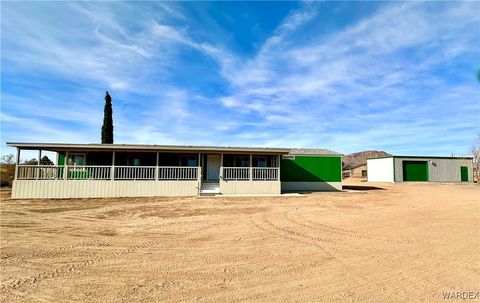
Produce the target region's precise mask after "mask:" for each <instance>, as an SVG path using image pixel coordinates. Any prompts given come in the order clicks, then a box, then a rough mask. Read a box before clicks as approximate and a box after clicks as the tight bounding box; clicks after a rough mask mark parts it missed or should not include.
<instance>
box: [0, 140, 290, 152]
mask: <svg viewBox="0 0 480 303" xmlns="http://www.w3.org/2000/svg"><path fill="white" fill-rule="evenodd" d="M7 145H8V146H11V147H17V148H20V149H24V150H28V149H30V150H32V149H33V150H39V149H41V150H48V151H64V150H95V151H112V150H125V151H196V152H199V151H200V152H205V151H208V152H255V153H274V154H288V152H290V148H274V147H237V146H194V145H156V144H151V145H147V144H98V143H88V144H72V143H26V142H7Z"/></svg>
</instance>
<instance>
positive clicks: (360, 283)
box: [250, 217, 386, 298]
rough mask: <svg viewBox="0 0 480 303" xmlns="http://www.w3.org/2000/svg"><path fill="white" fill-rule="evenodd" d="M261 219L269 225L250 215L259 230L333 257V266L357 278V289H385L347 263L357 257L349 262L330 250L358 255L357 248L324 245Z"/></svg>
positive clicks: (383, 285)
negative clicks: (261, 223)
mask: <svg viewBox="0 0 480 303" xmlns="http://www.w3.org/2000/svg"><path fill="white" fill-rule="evenodd" d="M263 220H264V222H265V223H266V225H267V226H269V227H264V226H261V225H260V224H258V223H257V222H255V221H254V220H253V219H252V217H250V221H251V223H252V224H253V225H254V226H255V227H256V228H257V229H259V230H261V231H264V232H266V233H267V234H274V235H276V236H278V237H280V238H283V239H288V240H292V241H295V242H297V243H302V244H306V245H309V246H314V247H317V248H319V249H320V250H322V251H323V252H325V253H326V254H327V256H328V257H329V258H327V259H333V260H334V261H336V264H335V265H334V267H337V268H344V269H346V270H347V271H348V272H350V273H352V276H353V277H355V278H356V279H357V282H356V285H357V289H361V288H368V287H370V286H371V285H372V284H375V285H377V288H376V290H375V291H374V292H376V293H378V292H381V291H382V290H383V289H386V285H385V284H384V283H383V282H381V281H376V280H375V281H372V280H371V279H367V278H366V277H365V276H364V275H362V274H359V273H357V271H356V270H355V267H354V265H355V264H349V263H352V262H355V263H356V262H359V260H358V258H357V259H356V260H355V261H350V262H349V261H348V259H345V258H342V257H341V256H338V254H336V253H334V252H332V251H336V252H342V253H348V254H350V255H353V256H356V257H358V256H359V251H358V250H347V249H340V248H337V247H333V246H326V245H325V244H324V243H322V242H321V241H319V240H318V239H317V238H315V237H311V236H308V235H304V234H302V233H299V232H296V231H292V230H288V229H286V228H282V227H279V226H276V225H275V224H273V223H272V222H270V221H269V220H268V219H266V218H265V217H264V218H263ZM374 255H376V253H374V252H372V253H369V254H364V255H363V258H364V260H371V258H372V257H373V256H374ZM370 298H373V297H370Z"/></svg>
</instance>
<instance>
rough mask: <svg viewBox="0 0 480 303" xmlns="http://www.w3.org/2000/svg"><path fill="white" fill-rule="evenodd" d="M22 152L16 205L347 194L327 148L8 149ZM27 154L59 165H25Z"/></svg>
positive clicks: (335, 158)
mask: <svg viewBox="0 0 480 303" xmlns="http://www.w3.org/2000/svg"><path fill="white" fill-rule="evenodd" d="M7 145H8V146H11V147H15V148H17V157H16V159H17V164H16V170H15V180H14V181H13V185H12V198H96V197H142V196H197V195H206V194H210V195H215V194H222V195H276V194H280V193H281V192H282V191H290V190H295V191H303V190H341V189H342V184H341V154H339V153H336V152H333V151H329V150H321V149H289V148H266V147H229V146H227V147H225V146H173V145H136V144H65V143H17V142H7ZM22 150H37V151H38V153H39V159H40V158H41V156H42V151H50V152H55V153H56V154H57V159H56V165H23V164H19V163H18V159H20V155H21V151H22Z"/></svg>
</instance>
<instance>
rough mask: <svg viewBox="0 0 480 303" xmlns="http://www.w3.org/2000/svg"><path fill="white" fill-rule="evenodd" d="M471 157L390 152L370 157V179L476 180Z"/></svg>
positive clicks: (391, 180) (368, 169)
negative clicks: (387, 154) (424, 155)
mask: <svg viewBox="0 0 480 303" xmlns="http://www.w3.org/2000/svg"><path fill="white" fill-rule="evenodd" d="M472 159H473V158H472V157H428V156H426V157H422V156H388V157H383V158H377V159H368V160H367V175H368V181H369V182H404V181H423V182H473V162H472Z"/></svg>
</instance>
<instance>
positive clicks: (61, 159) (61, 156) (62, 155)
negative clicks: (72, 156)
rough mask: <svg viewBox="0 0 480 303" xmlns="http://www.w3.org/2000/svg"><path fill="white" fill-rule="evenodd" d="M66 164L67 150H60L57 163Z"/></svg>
mask: <svg viewBox="0 0 480 303" xmlns="http://www.w3.org/2000/svg"><path fill="white" fill-rule="evenodd" d="M64 164H65V152H59V153H58V163H57V165H60V166H62V165H64Z"/></svg>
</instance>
